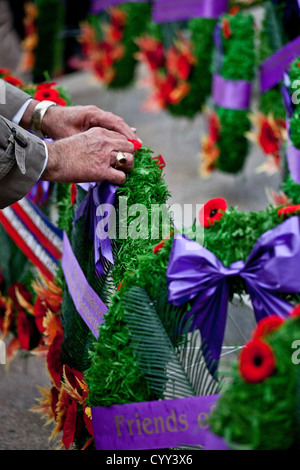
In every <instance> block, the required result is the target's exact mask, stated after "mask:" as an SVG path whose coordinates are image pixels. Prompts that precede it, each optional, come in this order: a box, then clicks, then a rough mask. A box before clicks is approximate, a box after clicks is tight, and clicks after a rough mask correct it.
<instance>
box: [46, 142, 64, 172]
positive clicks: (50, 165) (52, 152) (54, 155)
mask: <svg viewBox="0 0 300 470" xmlns="http://www.w3.org/2000/svg"><path fill="white" fill-rule="evenodd" d="M45 145H46V147H47V151H48V162H47V166H46V168H45V170H44V173H43V176H42V179H44V180H46V181H56V175H57V174H58V173H59V161H60V158H59V152H58V149H57V148H56V143H55V142H46V141H45Z"/></svg>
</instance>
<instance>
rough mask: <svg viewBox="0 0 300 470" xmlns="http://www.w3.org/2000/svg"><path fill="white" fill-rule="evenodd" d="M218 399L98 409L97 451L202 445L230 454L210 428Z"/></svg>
mask: <svg viewBox="0 0 300 470" xmlns="http://www.w3.org/2000/svg"><path fill="white" fill-rule="evenodd" d="M218 399H219V395H206V396H199V397H187V398H176V399H173V400H158V401H147V402H139V403H128V404H124V405H113V406H109V407H102V406H99V407H94V408H92V423H93V430H94V437H95V445H96V449H97V450H133V451H134V450H144V449H167V448H172V447H177V446H180V445H192V446H193V445H194V446H200V445H201V446H203V447H204V449H205V450H229V448H228V446H226V444H225V442H224V440H223V439H222V438H220V437H218V436H215V435H213V434H212V433H211V432H210V430H209V429H208V426H207V424H206V420H207V418H208V417H209V415H210V413H211V411H212V409H213V408H214V407H215V405H216V403H217V400H218ZM114 463H116V462H114ZM151 463H153V464H155V463H158V459H157V461H155V460H153V461H152V462H151Z"/></svg>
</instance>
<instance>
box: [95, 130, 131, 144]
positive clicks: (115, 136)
mask: <svg viewBox="0 0 300 470" xmlns="http://www.w3.org/2000/svg"><path fill="white" fill-rule="evenodd" d="M87 132H88V133H90V134H92V135H93V136H94V137H96V138H99V139H103V137H106V138H108V139H110V140H118V141H121V142H127V139H126V137H125V136H124V135H122V134H120V132H115V131H112V130H109V129H106V128H105V127H91V129H89V130H88V131H87Z"/></svg>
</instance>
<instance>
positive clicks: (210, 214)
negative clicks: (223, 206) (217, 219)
mask: <svg viewBox="0 0 300 470" xmlns="http://www.w3.org/2000/svg"><path fill="white" fill-rule="evenodd" d="M217 213H218V209H212V210H211V211H210V213H209V216H210V217H214V216H215V215H216V214H217Z"/></svg>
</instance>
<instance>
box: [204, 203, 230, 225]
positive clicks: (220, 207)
mask: <svg viewBox="0 0 300 470" xmlns="http://www.w3.org/2000/svg"><path fill="white" fill-rule="evenodd" d="M226 209H227V202H226V200H225V199H223V198H222V197H217V198H215V199H210V200H209V201H208V202H207V203H206V204H204V206H203V207H201V209H200V212H199V221H200V223H201V225H202V226H203V227H204V228H208V227H210V226H211V225H213V224H214V223H215V221H216V220H220V219H221V218H222V217H223V215H224V214H223V212H225V211H226Z"/></svg>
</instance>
